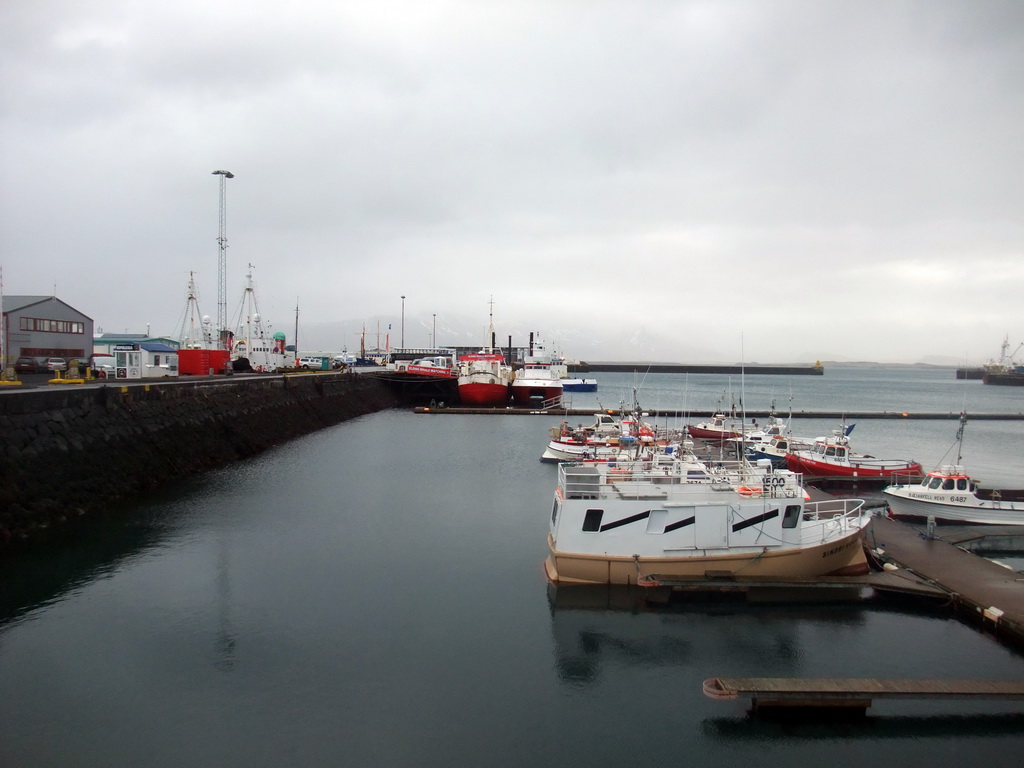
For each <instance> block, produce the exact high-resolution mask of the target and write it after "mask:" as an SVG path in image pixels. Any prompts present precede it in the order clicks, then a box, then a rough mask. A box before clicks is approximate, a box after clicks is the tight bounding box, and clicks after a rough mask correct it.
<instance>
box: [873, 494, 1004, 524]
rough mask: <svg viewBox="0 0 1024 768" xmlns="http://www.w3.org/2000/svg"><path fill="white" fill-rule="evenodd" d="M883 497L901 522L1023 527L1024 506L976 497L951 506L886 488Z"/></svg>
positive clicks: (938, 500) (947, 503)
mask: <svg viewBox="0 0 1024 768" xmlns="http://www.w3.org/2000/svg"><path fill="white" fill-rule="evenodd" d="M882 493H884V494H885V497H886V501H887V502H888V503H889V509H890V510H892V514H893V516H894V517H898V518H900V519H901V520H927V519H928V518H932V519H934V520H935V521H936V522H939V523H975V524H979V525H1024V502H1019V501H1017V502H1005V501H1004V502H992V501H985V502H983V501H981V500H979V499H976V498H975V497H974V496H960V498H964V499H966V501H965V502H962V503H951V502H950V501H948V500H943V499H923V498H910V497H909V496H907V495H906V494H907V493H908V491H906V490H903V489H901V488H897V489H893V490H891V489H888V488H886V489H885V490H884V491H882ZM947 498H948V497H947Z"/></svg>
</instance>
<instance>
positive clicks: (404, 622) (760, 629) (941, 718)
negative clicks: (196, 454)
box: [0, 367, 1024, 768]
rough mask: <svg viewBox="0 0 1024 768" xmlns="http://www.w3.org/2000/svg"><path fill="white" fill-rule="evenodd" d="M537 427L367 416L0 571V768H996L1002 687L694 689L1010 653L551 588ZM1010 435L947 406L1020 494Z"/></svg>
mask: <svg viewBox="0 0 1024 768" xmlns="http://www.w3.org/2000/svg"><path fill="white" fill-rule="evenodd" d="M595 378H597V379H598V382H599V391H598V392H597V393H596V394H589V393H582V394H576V395H574V397H573V400H574V403H573V406H574V407H591V406H593V407H595V408H597V407H599V406H600V407H604V408H616V407H617V406H618V403H619V400H620V398H622V397H625V398H627V399H628V398H630V397H631V396H632V395H631V392H632V389H633V388H634V386H638V387H639V399H640V401H641V404H642V405H644V406H645V407H649V408H660V409H672V410H686V409H692V410H708V409H713V408H715V407H716V403H717V401H718V399H719V398H720V397H722V395H723V393H725V394H726V396H728V388H729V387H730V386H731V387H732V390H733V392H734V393H735V396H736V399H737V401H738V400H739V398H740V396H741V389H740V388H741V382H740V381H737V380H733V381H729V380H727V379H726V377H712V376H708V377H697V376H694V375H689V376H683V375H675V376H673V375H668V374H662V375H658V376H656V377H655V376H648V377H646V379H645V380H642V379H643V377H642V374H638V375H637V376H633V375H628V374H597V375H596V376H595ZM742 397H743V399H744V403H745V405H746V407H748V408H751V409H757V410H766V409H767V408H768V407H769V406H770V404H771V399H774V400H775V402H776V407H777V409H778V410H779V411H780V413H781V414H782V415H785V412H787V411H788V410H789V402H790V398H792V403H793V405H792V407H793V409H794V410H806V411H814V410H826V409H827V410H830V411H833V410H838V409H842V408H848V409H849V410H851V411H865V410H879V411H882V410H888V411H893V410H900V411H910V410H913V411H919V412H923V411H928V412H937V411H938V412H950V413H953V414H956V413H958V412H959V411H960V410H961V409H966V410H967V412H968V414H970V413H971V412H983V411H984V412H991V413H996V412H1000V413H1005V412H1018V411H1021V410H1022V407H1024V406H1022V398H1024V390H1020V389H1016V388H1001V387H984V386H983V385H982V384H981V383H980V382H973V381H971V382H964V381H956V380H955V379H954V378H953V372H952V370H951V369H918V368H895V367H893V368H879V369H859V368H830V369H829V370H828V371H827V372H826V374H825V376H822V377H818V376H804V377H793V378H792V379H789V378H786V379H785V380H782V379H781V377H746V380H745V381H744V382H742ZM586 398H591V399H590V400H586ZM728 406H729V403H728V402H726V403H725V407H726V408H728ZM559 420H560V417H558V416H511V415H500V416H475V415H445V416H435V415H419V414H414V413H412V412H409V411H397V410H396V411H387V412H382V413H378V414H374V415H371V416H367V417H363V418H360V419H357V420H355V421H351V422H348V423H344V424H341V425H338V426H336V427H332V428H329V429H325V430H322V431H321V432H318V433H316V434H313V435H310V436H307V437H305V438H302V439H299V440H295V441H293V442H291V443H288V444H286V445H283V446H280V447H278V448H276V449H274V450H271V451H269V452H267V453H265V454H263V455H262V456H260V457H258V458H256V459H253V460H251V461H246V462H242V463H238V464H235V465H232V466H229V467H226V468H224V469H221V470H218V471H215V472H211V473H208V474H205V475H203V476H199V477H195V478H193V479H192V480H190V481H188V482H184V483H181V484H179V485H177V486H174V487H168V488H163V489H161V490H160V491H159V492H155V493H153V494H150V495H148V496H146V497H144V498H141V499H138V500H136V501H135V502H133V503H131V504H128V505H125V506H123V507H119V508H112V509H110V510H109V512H108V514H106V515H105V516H104V518H103V519H102V520H94V521H89V522H86V523H82V524H81V525H80V526H79V527H78V529H77V530H76V531H75V535H74V536H73V537H72V538H71V539H70V540H67V541H63V542H59V543H58V542H54V543H51V544H48V545H45V546H41V547H38V548H35V549H33V550H32V551H29V552H25V553H20V554H17V555H14V556H10V557H7V558H6V559H5V560H4V561H2V562H0V690H2V691H3V695H2V696H0V766H16V767H18V768H32V767H34V766H55V765H67V766H76V768H91V767H93V766H96V767H99V766H103V767H104V768H110V767H111V766H149V767H156V766H175V767H178V766H183V765H187V766H191V767H199V766H221V767H222V766H246V767H252V766H282V765H288V766H323V765H374V766H452V765H473V766H511V765H584V764H587V765H598V766H622V765H637V764H645V765H650V766H678V765H688V764H709V763H711V762H712V761H715V762H722V763H724V764H727V765H743V764H746V765H752V766H757V765H780V764H781V765H791V766H808V767H810V766H815V768H817V766H820V765H822V764H827V765H830V766H854V765H857V766H862V765H864V764H866V763H874V762H881V761H884V762H887V763H892V764H897V765H925V764H927V765H932V766H953V765H963V764H966V763H968V762H969V761H970V762H972V763H980V764H985V765H987V766H1016V765H1019V762H1020V750H1021V747H1022V746H1024V702H1016V703H1013V702H1010V703H1002V702H964V701H941V702H939V701H894V700H881V701H877V702H875V704H874V705H873V706H872V707H871V709H870V710H869V711H868V716H867V717H866V718H864V719H863V720H853V721H840V722H834V721H804V720H796V721H786V722H779V721H775V720H771V719H765V718H761V717H755V716H750V715H748V714H747V712H746V703H745V702H722V701H713V700H710V699H708V698H706V697H705V696H704V695H703V693H702V689H701V684H702V682H703V681H704V680H705V679H706V678H709V677H717V676H786V677H900V678H940V679H941V678H949V679H992V680H1003V679H1016V680H1019V679H1024V657H1022V656H1021V655H1020V654H1019V653H1017V652H1015V651H1013V650H1012V649H1009V648H1007V647H1004V646H1002V645H1000V644H999V643H998V642H996V641H995V640H994V639H992V638H991V637H989V636H987V635H985V634H983V633H980V632H978V631H976V630H975V629H972V628H970V627H968V626H966V625H964V624H961V623H960V622H958V621H956V620H955V619H952V618H950V617H948V616H946V615H943V614H939V613H933V612H929V611H925V610H924V609H920V608H911V607H906V608H904V609H900V610H897V609H895V608H893V607H891V606H880V605H875V604H837V605H829V604H824V605H745V604H737V603H732V602H727V603H714V602H712V603H708V602H704V603H699V604H689V605H674V606H660V607H659V606H654V605H649V604H647V603H646V602H644V601H643V600H642V599H639V598H638V597H637V595H636V594H634V593H631V592H618V591H616V592H609V591H607V590H604V589H598V590H589V589H585V590H579V589H572V588H562V589H558V590H555V589H553V588H551V587H550V586H549V585H548V584H547V583H546V581H545V579H544V575H543V570H542V567H541V563H542V560H543V558H544V556H545V554H546V545H545V535H546V532H547V523H548V516H549V514H550V510H551V495H552V492H553V488H554V480H555V473H556V469H555V467H554V466H552V465H549V464H544V463H541V462H540V461H539V456H540V454H541V452H542V451H543V448H544V445H545V443H546V440H547V432H548V429H549V428H550V427H551V426H554V425H555V424H557V423H558V422H559ZM835 426H837V425H835V424H828V423H820V424H819V423H814V422H810V421H809V420H797V421H795V422H794V431H796V432H797V433H803V432H805V431H806V432H807V433H810V434H812V435H814V434H823V433H824V432H826V431H828V430H830V429H831V428H833V427H835ZM956 429H957V422H956V420H955V419H950V420H945V421H913V420H899V421H889V420H886V421H874V420H871V421H861V422H859V423H858V424H857V426H856V429H855V431H854V433H853V434H852V435H851V440H852V441H853V443H854V445H855V448H856V449H857V450H861V451H864V452H869V453H872V454H874V455H878V456H912V457H914V458H917V459H918V460H919V461H921V462H922V463H923V464H924V465H925V466H926V468H927V467H929V465H930V464H934V463H936V462H938V461H940V460H941V459H942V457H943V454H944V453H945V452H946V451H947V450H948V449H949V447H950V446H951V445H952V443H953V439H954V436H955V433H956ZM1022 439H1024V422H1020V421H984V420H978V421H970V422H969V423H968V426H967V433H966V435H965V442H964V463H965V464H966V465H967V466H968V468H969V469H970V470H971V471H972V472H974V473H975V474H979V475H981V476H982V477H983V479H985V480H989V479H993V481H995V479H997V478H998V479H1000V480H1002V479H1005V481H1006V482H1014V481H1016V484H1017V485H1024V482H1021V478H1022V477H1024V467H1022V460H1024V459H1022V451H1021V450H1020V448H1021V444H1022ZM953 458H955V456H954V457H953ZM112 480H114V479H112Z"/></svg>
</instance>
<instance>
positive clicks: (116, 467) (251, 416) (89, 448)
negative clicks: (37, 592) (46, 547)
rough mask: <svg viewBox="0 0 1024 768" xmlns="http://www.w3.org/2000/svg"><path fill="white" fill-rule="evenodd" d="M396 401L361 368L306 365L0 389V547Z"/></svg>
mask: <svg viewBox="0 0 1024 768" xmlns="http://www.w3.org/2000/svg"><path fill="white" fill-rule="evenodd" d="M399 404H400V402H399V399H398V397H397V395H396V394H395V393H394V392H393V390H392V389H391V388H390V387H388V385H387V383H386V382H382V381H380V380H378V379H376V378H375V377H372V376H353V375H350V374H344V373H336V374H335V373H317V374H306V375H294V376H260V377H255V376H254V377H244V378H230V377H224V378H219V377H218V378H214V379H204V380H196V381H181V380H179V381H168V382H159V383H151V384H133V385H127V386H122V385H106V386H101V387H72V386H68V387H53V388H47V389H39V390H31V391H25V392H17V393H5V394H4V395H3V396H0V430H2V434H3V443H2V455H0V547H5V546H13V545H17V544H18V543H22V542H28V541H31V540H34V539H41V538H43V537H45V536H47V535H49V534H51V533H52V532H54V531H59V530H60V529H62V528H64V527H66V525H67V524H68V523H69V522H71V521H73V520H75V519H78V518H81V517H83V516H86V515H89V514H93V513H96V512H99V511H102V510H103V509H105V508H107V507H110V506H111V505H113V504H115V503H117V502H118V501H119V500H122V499H127V498H130V497H131V496H133V495H135V494H137V493H139V492H140V491H143V490H145V489H149V488H155V487H158V486H160V485H162V484H164V483H167V482H171V481H174V480H177V479H181V478H185V477H188V476H189V475H192V474H195V473H197V472H202V471H204V470H207V469H212V468H215V467H218V466H222V465H224V464H227V463H229V462H232V461H237V460H239V459H245V458H248V457H251V456H254V455H256V454H258V453H260V452H262V451H264V450H266V449H268V448H270V447H272V446H274V445H278V444H281V443H283V442H286V441H288V440H291V439H293V438H296V437H300V436H302V435H305V434H309V433H311V432H314V431H316V430H318V429H322V428H323V427H327V426H331V425H334V424H338V423H340V422H342V421H345V420H347V419H351V418H354V417H357V416H361V415H363V414H367V413H372V412H374V411H379V410H383V409H385V408H391V407H395V406H398V405H399Z"/></svg>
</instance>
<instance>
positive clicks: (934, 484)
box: [928, 477, 942, 491]
mask: <svg viewBox="0 0 1024 768" xmlns="http://www.w3.org/2000/svg"><path fill="white" fill-rule="evenodd" d="M928 487H929V488H931V489H932V490H933V491H937V490H939V488H941V487H942V478H941V477H933V478H932V481H931V482H930V483H928Z"/></svg>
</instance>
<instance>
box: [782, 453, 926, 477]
mask: <svg viewBox="0 0 1024 768" xmlns="http://www.w3.org/2000/svg"><path fill="white" fill-rule="evenodd" d="M786 466H787V467H788V468H789V470H790V471H791V472H799V473H801V474H804V475H807V476H809V477H851V478H852V477H856V478H861V479H871V478H878V479H884V478H892V477H922V476H923V475H924V471H923V469H922V467H921V465H920V464H918V463H917V462H899V463H892V462H882V461H879V460H875V461H873V462H857V461H852V462H850V463H848V464H839V463H832V462H827V461H818V460H816V459H813V458H810V457H808V456H802V455H800V454H793V453H789V454H786Z"/></svg>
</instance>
